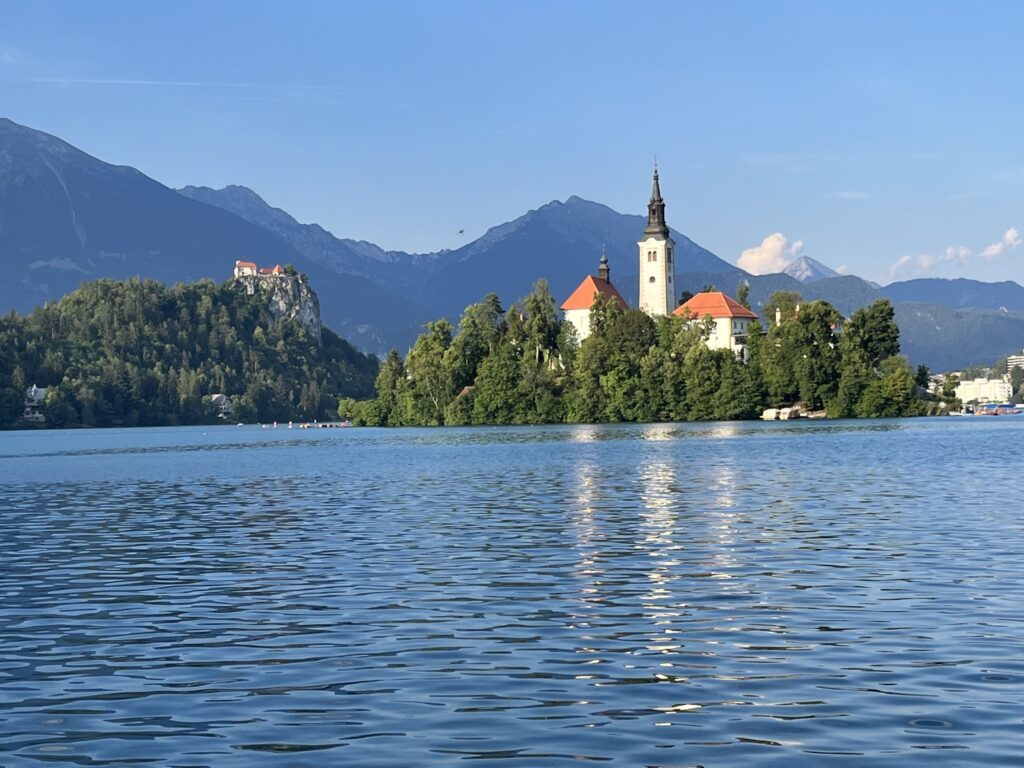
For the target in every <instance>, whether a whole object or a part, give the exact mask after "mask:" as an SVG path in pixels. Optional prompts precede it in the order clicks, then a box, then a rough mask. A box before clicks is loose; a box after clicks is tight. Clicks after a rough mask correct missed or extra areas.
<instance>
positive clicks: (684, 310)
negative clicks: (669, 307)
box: [672, 291, 757, 360]
mask: <svg viewBox="0 0 1024 768" xmlns="http://www.w3.org/2000/svg"><path fill="white" fill-rule="evenodd" d="M672 314H673V315H678V316H679V317H682V318H684V319H688V320H703V319H704V318H705V317H710V318H711V319H712V320H714V321H715V325H714V329H713V330H712V332H711V336H710V337H709V338H708V340H707V345H708V348H709V349H728V350H730V351H732V352H734V353H735V354H736V355H738V356H740V357H742V358H743V359H744V360H745V359H746V349H747V336H748V334H749V333H750V323H751V322H753V321H754V320H757V315H756V314H755V313H753V312H751V311H750V310H749V309H747V308H746V307H744V306H743V305H742V304H740V303H739V302H738V301H736V299H733V298H731V297H729V296H726V295H725V294H724V293H722V292H721V291H702V292H701V293H698V294H697V295H696V296H694V297H692V298H691V299H689V300H688V301H686V302H685V303H683V304H680V305H679V306H678V307H676V309H675V311H674V312H673V313H672Z"/></svg>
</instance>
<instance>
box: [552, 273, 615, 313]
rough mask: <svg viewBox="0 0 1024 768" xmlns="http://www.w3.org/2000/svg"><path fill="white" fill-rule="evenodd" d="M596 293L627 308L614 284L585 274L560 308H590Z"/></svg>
mask: <svg viewBox="0 0 1024 768" xmlns="http://www.w3.org/2000/svg"><path fill="white" fill-rule="evenodd" d="M597 294H601V295H602V296H607V297H608V298H609V299H611V300H612V301H615V302H618V304H619V306H620V307H622V308H623V309H629V305H628V304H626V300H625V299H624V298H622V296H621V295H620V294H619V292H618V291H617V290H616V289H615V286H614V285H612V284H611V283H609V282H608V281H607V280H602V279H601V278H600V277H594V276H593V275H587V276H586V277H585V278H583V282H582V283H580V287H579V288H577V289H576V290H575V291H573V292H572V295H571V296H570V297H569V298H568V299H566V300H565V302H564V303H563V304H562V309H590V308H591V307H592V306H594V300H595V299H596V298H597Z"/></svg>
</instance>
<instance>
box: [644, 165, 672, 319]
mask: <svg viewBox="0 0 1024 768" xmlns="http://www.w3.org/2000/svg"><path fill="white" fill-rule="evenodd" d="M637 247H639V249H640V291H639V294H638V296H639V300H640V309H642V310H643V311H644V312H646V313H647V314H648V315H650V316H651V317H664V316H665V315H667V314H668V313H669V312H671V311H672V307H673V305H674V304H675V300H674V298H675V291H676V285H675V284H676V280H675V254H674V251H675V247H676V244H675V242H673V240H672V235H671V234H669V230H668V224H667V223H666V222H665V201H664V200H663V199H662V197H661V184H660V183H659V181H658V166H657V165H655V166H654V184H653V187H652V189H651V200H650V202H648V203H647V227H646V228H645V229H644V234H643V239H642V240H640V241H639V242H638V243H637Z"/></svg>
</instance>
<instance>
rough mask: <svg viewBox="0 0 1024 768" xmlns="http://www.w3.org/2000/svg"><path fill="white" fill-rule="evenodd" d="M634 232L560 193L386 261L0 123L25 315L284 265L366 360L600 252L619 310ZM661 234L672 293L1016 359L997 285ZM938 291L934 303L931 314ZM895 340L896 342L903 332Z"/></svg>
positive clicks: (6, 233)
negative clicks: (855, 314) (744, 296)
mask: <svg viewBox="0 0 1024 768" xmlns="http://www.w3.org/2000/svg"><path fill="white" fill-rule="evenodd" d="M670 218H671V211H670ZM644 223H645V217H644V216H642V215H636V214H622V213H619V212H617V211H614V210H613V209H611V208H609V207H608V206H605V205H603V204H601V203H597V202H593V201H589V200H585V199H583V198H581V197H578V196H575V195H573V196H570V197H568V198H566V200H564V201H559V200H553V201H549V202H548V203H545V204H543V205H541V206H538V207H537V208H535V209H532V210H530V211H527V212H526V213H525V214H523V215H522V216H520V217H517V218H516V219H513V220H511V221H508V222H504V223H502V224H497V225H495V226H493V227H490V228H488V230H487V231H486V232H485V233H484V235H482V236H481V237H480V238H477V239H476V240H474V241H473V242H471V243H467V244H466V245H464V246H462V247H461V248H458V249H454V250H445V251H437V252H435V253H426V254H408V253H404V252H400V251H386V250H384V249H382V248H379V247H378V246H376V245H374V244H373V243H368V242H365V241H357V240H346V239H344V238H338V237H336V236H335V235H334V234H332V233H330V232H329V231H328V230H326V229H325V228H323V227H321V226H320V225H318V224H301V223H300V222H298V221H297V220H296V219H295V218H294V217H293V216H292V215H291V214H289V213H288V212H286V211H284V210H283V209H280V208H274V207H273V206H270V205H269V204H268V203H267V202H266V201H265V200H264V199H263V198H262V197H261V196H259V195H258V194H257V193H256V192H254V191H252V190H249V189H248V188H246V187H241V186H238V185H231V186H228V187H225V188H223V189H221V190H213V189H211V188H208V187H196V186H189V187H185V188H183V189H182V190H180V191H176V190H173V189H171V188H169V187H167V186H165V185H163V184H160V182H158V181H155V180H153V179H151V178H149V177H148V176H146V175H145V174H143V173H142V172H140V171H138V170H136V169H134V168H131V167H130V166H115V165H111V164H109V163H105V162H103V161H102V160H99V159H97V158H94V157H92V156H91V155H88V154H87V153H85V152H82V151H81V150H78V149H77V148H75V147H73V146H72V145H70V144H68V143H67V142H65V141H63V140H62V139H59V138H57V137H54V136H51V135H49V134H45V133H43V132H40V131H36V130H34V129H32V128H27V127H25V126H20V125H18V124H17V123H14V122H13V121H10V120H9V119H6V118H2V119H0V263H2V264H3V266H4V269H5V270H6V272H7V275H8V280H7V281H5V282H4V283H0V308H3V309H11V308H14V309H18V310H20V311H27V310H29V309H31V308H32V307H33V306H36V305H37V304H40V303H42V302H44V301H48V300H51V299H55V298H58V297H59V296H61V295H63V294H65V293H67V292H68V291H70V290H71V289H73V288H74V287H76V286H77V285H78V283H80V282H82V281H83V280H88V279H92V278H96V277H114V278H125V277H131V276H136V275H141V276H144V277H152V278H155V279H159V280H162V281H165V282H168V283H173V282H179V281H185V282H189V281H194V280H196V279H200V278H215V279H225V278H227V277H228V276H230V274H231V269H232V267H233V262H234V260H235V259H245V260H254V261H258V262H260V263H264V264H273V263H286V262H291V263H293V264H294V265H295V266H296V268H298V269H299V270H301V271H303V272H306V273H308V274H310V276H311V278H312V279H313V280H314V281H315V283H316V285H317V287H318V293H319V294H320V296H321V307H322V311H323V316H324V322H325V324H326V325H327V326H328V327H330V328H333V329H334V330H336V331H339V332H341V333H343V334H345V335H346V336H348V337H349V338H351V339H352V340H353V341H354V342H355V343H357V344H358V345H359V346H361V347H362V348H363V349H367V350H370V351H374V352H377V353H378V354H380V353H383V352H385V351H386V350H387V349H388V348H390V347H392V346H394V347H397V348H399V349H402V348H407V347H408V346H409V345H410V344H411V343H412V341H413V340H414V339H415V336H416V335H417V333H418V331H419V330H420V329H421V328H422V326H423V324H424V323H426V322H427V321H429V320H431V319H435V318H437V317H439V316H446V317H448V318H450V319H451V320H452V321H453V322H454V321H457V319H458V316H459V314H460V312H461V311H462V309H463V308H464V307H465V306H467V305H468V304H470V303H473V302H476V301H479V300H480V298H482V297H483V295H485V294H486V293H489V292H492V291H494V292H497V293H499V294H500V295H501V297H502V299H503V301H505V302H506V303H507V304H510V303H512V302H514V301H516V300H518V299H519V298H521V297H522V296H525V295H526V294H527V293H528V292H529V290H530V289H531V287H532V285H533V283H534V281H535V280H536V279H538V278H540V277H546V278H547V279H548V281H549V284H550V287H551V291H552V293H553V295H554V296H555V299H556V301H559V302H560V301H561V299H562V298H564V297H565V296H568V295H569V293H570V292H571V291H572V290H573V289H574V288H575V287H576V286H577V285H578V284H579V281H580V280H581V279H582V278H583V277H584V276H585V275H587V274H591V273H593V272H594V271H595V269H596V265H597V261H598V259H599V257H600V255H601V253H602V252H605V253H606V254H607V255H608V257H609V259H610V261H611V265H612V269H613V280H614V281H615V282H616V283H617V284H619V285H620V286H622V288H624V290H623V293H624V295H626V296H627V297H628V296H629V294H630V293H631V292H632V291H631V289H630V288H629V287H628V286H626V285H625V283H623V282H622V281H623V280H628V279H629V273H630V272H635V269H636V264H637V261H636V259H637V251H636V242H637V240H638V239H639V237H640V235H641V233H642V231H643V227H644ZM672 234H673V237H674V238H675V239H676V242H677V248H676V253H677V283H678V286H679V288H680V289H685V290H691V291H696V290H700V289H701V288H703V287H704V285H707V284H709V283H710V284H715V285H717V286H718V287H719V288H722V289H724V290H726V291H728V292H732V293H735V292H736V291H737V290H738V287H739V285H740V284H741V283H744V282H745V283H747V284H748V285H749V286H750V288H751V291H750V293H751V301H752V302H753V303H754V306H755V307H758V306H761V305H763V304H764V302H766V301H767V298H768V296H770V294H771V292H773V291H774V290H794V291H798V292H800V293H801V295H803V296H804V298H805V299H813V298H821V299H825V300H827V301H829V302H831V303H832V304H834V305H835V306H836V308H837V309H839V310H840V311H841V312H843V313H845V314H849V313H850V312H852V311H853V310H854V309H856V308H857V307H858V306H863V305H864V304H866V303H870V302H871V301H873V300H875V299H877V298H879V297H882V296H888V297H890V298H891V299H892V300H893V301H894V303H895V304H896V305H897V308H898V309H899V305H900V304H902V303H907V302H910V303H916V304H921V305H927V306H937V305H938V306H939V309H936V310H929V311H928V312H923V311H922V312H918V313H917V314H916V315H913V317H922V318H923V317H925V316H927V317H928V318H930V319H931V320H932V321H934V323H933V325H938V326H940V327H943V328H944V333H943V334H940V335H939V336H936V335H934V334H931V333H930V332H929V333H928V334H926V336H928V338H929V339H930V341H928V342H927V343H924V344H923V345H922V344H918V345H917V346H915V344H916V342H915V340H914V339H912V338H910V336H908V337H907V341H908V343H907V345H906V348H907V349H908V350H916V351H915V354H917V355H919V356H920V359H917V360H915V362H925V363H927V364H932V362H931V361H935V360H946V359H949V356H948V355H947V352H948V348H949V347H951V346H952V345H957V346H958V347H959V348H960V350H961V351H960V352H959V353H957V354H960V356H961V358H963V360H962V364H968V363H974V362H988V361H987V360H985V359H973V358H968V357H967V356H968V355H975V354H981V353H980V352H977V353H976V352H973V351H972V350H981V349H988V348H989V347H990V346H991V345H996V344H999V345H1003V346H1004V347H1005V349H1004V350H1003V352H1002V353H1005V352H1008V351H1011V350H1013V349H1016V348H1019V347H1020V346H1021V338H1020V334H1019V332H1018V326H1017V321H1016V318H1015V317H1014V313H1016V312H1024V288H1021V286H1019V285H1017V284H1016V283H1013V282H1007V283H998V284H988V283H980V282H978V281H969V280H966V279H961V280H958V281H932V282H929V281H906V282H904V283H897V284H892V285H890V286H886V287H885V288H882V289H878V288H877V286H875V285H873V284H871V283H869V282H867V281H865V280H862V279H861V278H859V277H856V276H854V275H837V276H832V277H822V278H820V279H815V280H813V281H811V282H806V283H803V282H800V280H798V279H796V278H794V277H793V276H792V275H789V274H785V273H777V274H772V275H759V276H755V275H750V274H748V273H746V272H744V271H743V270H741V269H740V268H739V267H737V266H735V265H733V264H730V263H729V262H726V261H724V260H722V259H720V258H719V257H718V256H716V255H715V254H714V253H712V252H711V251H709V250H707V249H706V248H703V247H702V246H700V245H698V244H696V243H694V242H693V241H692V240H690V239H689V238H687V237H686V236H685V235H684V234H682V233H680V232H678V231H677V230H672ZM623 275H625V277H623ZM633 280H634V281H635V277H634V278H633ZM940 289H941V291H945V292H946V293H945V294H943V301H935V300H934V299H935V297H936V295H937V294H936V292H937V291H940ZM943 307H945V309H944V310H943V309H942V308H943ZM1001 310H1003V311H1001ZM943 311H944V312H946V316H943V317H940V315H942V312H943ZM982 317H983V320H984V322H982V319H980V318H982ZM950 318H953V319H955V320H957V321H958V322H961V323H963V324H965V325H964V327H965V328H966V327H968V326H970V327H972V328H981V327H982V325H984V328H985V331H984V332H985V333H986V334H987V337H986V338H985V339H980V340H979V339H974V338H973V337H968V336H965V337H963V338H959V339H958V338H956V334H955V333H954V332H953V331H951V330H950V329H951V328H955V324H954V325H952V326H951V325H950V324H949V322H947V321H949V319H950ZM913 322H917V321H916V320H915V321H913ZM921 322H924V321H923V320H922V321H921ZM922 332H923V331H922ZM905 333H906V334H911V333H912V330H911V329H910V327H909V326H908V328H907V329H905ZM929 345H931V346H929ZM985 354H987V352H986V353H985Z"/></svg>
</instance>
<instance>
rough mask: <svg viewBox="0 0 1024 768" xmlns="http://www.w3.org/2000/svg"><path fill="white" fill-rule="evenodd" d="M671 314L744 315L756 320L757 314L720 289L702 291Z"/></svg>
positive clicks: (690, 315) (691, 315) (681, 315)
mask: <svg viewBox="0 0 1024 768" xmlns="http://www.w3.org/2000/svg"><path fill="white" fill-rule="evenodd" d="M672 314H673V315H679V316H680V317H688V318H694V317H697V318H700V317H704V316H705V315H711V317H713V318H716V319H717V318H719V317H744V318H747V319H749V320H756V319H757V315H756V314H754V313H753V312H751V311H750V310H749V309H747V308H746V307H744V306H743V305H742V304H740V303H739V302H738V301H736V299H734V298H731V297H729V296H726V295H725V294H724V293H722V292H721V291H702V292H701V293H698V294H697V295H696V296H694V297H693V298H691V299H689V300H688V301H687V302H685V303H684V304H681V305H679V306H678V307H676V308H675V311H674V312H672Z"/></svg>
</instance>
